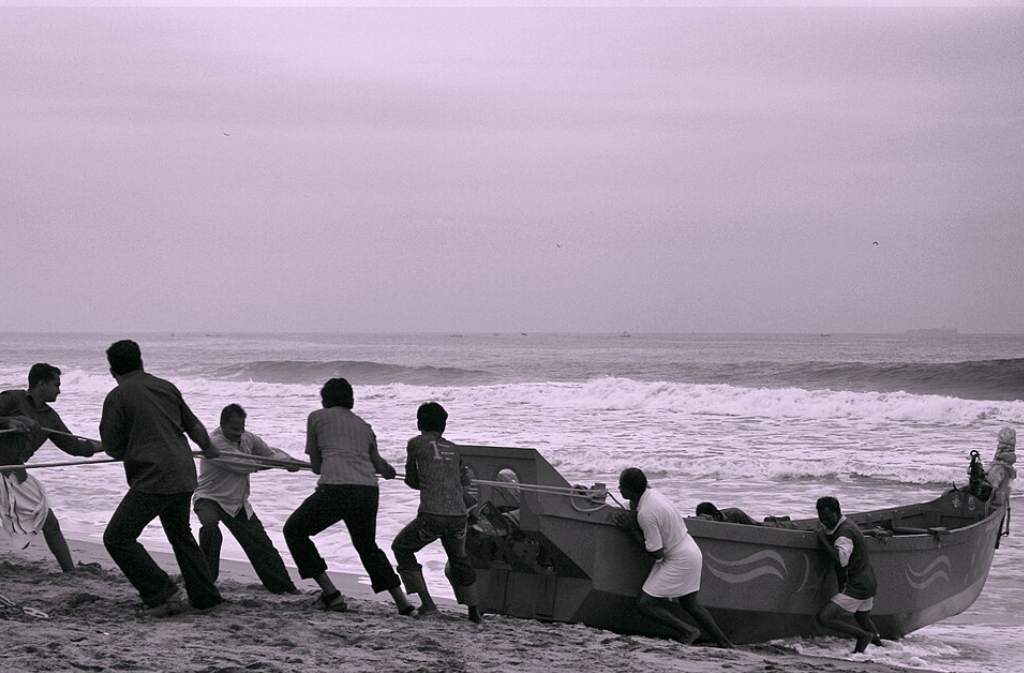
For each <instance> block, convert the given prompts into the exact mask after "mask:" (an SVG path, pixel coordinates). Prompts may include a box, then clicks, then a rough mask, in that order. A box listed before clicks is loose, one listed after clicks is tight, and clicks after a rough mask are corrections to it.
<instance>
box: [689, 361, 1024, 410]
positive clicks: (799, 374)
mask: <svg viewBox="0 0 1024 673" xmlns="http://www.w3.org/2000/svg"><path fill="white" fill-rule="evenodd" d="M688 369H689V368H688V367H684V368H683V369H682V370H680V371H679V377H680V379H681V380H684V381H685V380H687V376H688V375H692V376H694V377H695V379H696V382H713V383H726V384H731V385H740V386H768V387H789V386H792V387H797V388H808V389H830V390H848V391H852V392H898V391H902V392H908V393H917V394H926V395H948V396H952V397H960V398H964V399H974V400H1019V399H1022V398H1024V358H1004V359H990V360H967V361H963V362H826V361H811V362H798V363H784V362H769V361H760V362H745V363H726V364H719V365H710V364H701V365H698V366H697V368H696V369H695V370H694V371H689V372H688Z"/></svg>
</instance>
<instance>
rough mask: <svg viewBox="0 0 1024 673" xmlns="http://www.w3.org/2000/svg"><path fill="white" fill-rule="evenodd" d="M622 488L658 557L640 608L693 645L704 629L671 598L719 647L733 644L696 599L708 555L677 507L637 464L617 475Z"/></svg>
mask: <svg viewBox="0 0 1024 673" xmlns="http://www.w3.org/2000/svg"><path fill="white" fill-rule="evenodd" d="M619 492H620V493H622V497H623V498H626V499H627V500H629V504H630V510H631V511H633V512H636V522H637V524H638V525H639V527H640V531H641V532H642V533H643V543H644V548H645V549H646V550H647V552H648V553H649V554H651V555H652V556H653V557H654V558H655V561H654V567H653V568H651V572H650V574H649V575H648V576H647V581H645V582H644V585H643V588H642V590H641V592H640V599H639V601H638V604H637V607H638V608H639V609H640V611H641V612H642V613H643V614H644V615H646V616H648V617H650V618H651V619H653V620H655V621H657V622H660V623H662V624H664V625H665V626H667V627H668V628H670V629H672V630H673V631H675V632H676V633H677V635H676V636H675V640H678V641H679V642H681V643H684V644H686V645H689V644H691V643H693V642H694V641H695V640H697V638H699V637H700V634H701V632H700V630H699V629H695V628H694V627H693V626H691V625H690V624H687V623H686V622H684V621H683V620H682V619H680V618H679V617H678V616H676V614H675V613H673V611H672V610H671V605H672V601H677V602H678V603H679V605H680V606H682V608H683V610H684V611H685V612H686V613H687V614H688V615H689V616H690V617H691V618H693V620H694V621H695V622H697V624H698V625H699V626H700V627H701V628H702V629H704V631H706V632H707V633H708V635H710V636H711V637H712V638H713V639H714V640H715V641H716V642H717V643H718V645H719V647H725V648H731V647H733V644H732V641H730V640H729V638H728V636H726V635H725V633H723V632H722V629H720V628H719V627H718V624H717V623H715V618H714V617H712V616H711V613H710V612H708V611H707V609H706V608H705V607H704V606H702V605H701V604H700V603H699V602H698V601H697V592H698V591H699V590H700V575H701V566H702V564H703V562H704V559H703V556H702V555H701V552H700V547H698V546H697V543H696V542H694V540H693V538H692V537H691V536H690V534H689V533H688V532H687V530H686V524H685V523H684V522H683V518H682V517H681V516H680V515H679V512H678V511H677V510H676V508H675V506H674V505H673V504H672V502H671V501H670V500H669V499H668V498H666V497H665V496H664V495H662V494H661V493H659V492H658V491H656V490H654V489H652V488H648V485H647V476H646V475H645V474H644V473H643V471H642V470H640V469H639V468H636V467H630V468H626V469H625V470H623V471H622V474H621V475H619Z"/></svg>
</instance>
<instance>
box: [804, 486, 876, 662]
mask: <svg viewBox="0 0 1024 673" xmlns="http://www.w3.org/2000/svg"><path fill="white" fill-rule="evenodd" d="M817 508H818V520H819V521H820V522H821V527H820V528H818V530H817V535H818V541H819V542H820V543H821V545H822V547H823V548H824V549H825V551H826V552H827V553H828V555H829V557H830V558H831V559H832V563H833V565H834V566H835V570H836V579H837V582H838V585H839V593H837V594H836V595H835V596H833V597H832V598H831V600H829V602H828V603H826V604H825V607H823V608H822V609H821V612H819V613H818V621H819V622H820V623H821V624H822V626H824V627H826V628H829V629H832V630H834V631H839V632H840V633H846V634H849V635H851V636H853V637H854V638H856V639H857V646H856V648H855V649H854V650H853V651H854V652H855V653H856V652H863V651H864V650H866V649H867V647H868V645H871V644H874V645H881V644H882V640H881V638H880V637H879V635H878V629H876V628H875V625H874V623H873V622H872V621H871V610H872V609H873V608H874V605H875V590H876V588H877V583H876V582H875V573H874V571H873V570H872V569H871V559H870V558H869V556H868V547H867V542H866V541H865V539H864V534H863V533H861V532H860V528H858V527H857V524H856V523H854V522H852V521H850V520H849V519H847V518H846V517H845V516H843V512H842V509H841V508H840V506H839V501H838V500H836V499H835V498H833V497H831V496H825V497H822V498H818V502H817ZM851 615H852V616H853V618H854V620H856V623H857V624H856V625H854V624H853V623H852V622H850V616H851Z"/></svg>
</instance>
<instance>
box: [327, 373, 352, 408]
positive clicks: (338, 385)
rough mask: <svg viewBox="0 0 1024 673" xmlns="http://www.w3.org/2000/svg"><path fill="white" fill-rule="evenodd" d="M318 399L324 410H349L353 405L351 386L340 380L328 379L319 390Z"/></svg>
mask: <svg viewBox="0 0 1024 673" xmlns="http://www.w3.org/2000/svg"><path fill="white" fill-rule="evenodd" d="M320 399H321V400H322V401H323V403H324V408H325V409H327V408H330V407H345V408H346V409H351V408H352V407H353V405H354V404H355V401H354V398H353V395H352V384H351V383H349V382H348V381H346V380H345V379H342V378H336V379H330V380H328V381H327V383H325V384H324V387H323V388H321V389H320Z"/></svg>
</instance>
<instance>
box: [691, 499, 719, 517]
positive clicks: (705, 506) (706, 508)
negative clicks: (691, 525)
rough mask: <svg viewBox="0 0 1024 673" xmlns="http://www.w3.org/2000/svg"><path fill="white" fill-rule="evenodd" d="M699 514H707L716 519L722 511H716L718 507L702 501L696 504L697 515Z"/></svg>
mask: <svg viewBox="0 0 1024 673" xmlns="http://www.w3.org/2000/svg"><path fill="white" fill-rule="evenodd" d="M701 514H707V515H708V516H710V517H711V518H713V519H717V518H718V517H719V516H721V515H722V513H721V512H719V511H718V508H717V507H715V505H714V504H713V503H710V502H702V503H700V504H699V505H697V516H700V515H701Z"/></svg>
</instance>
